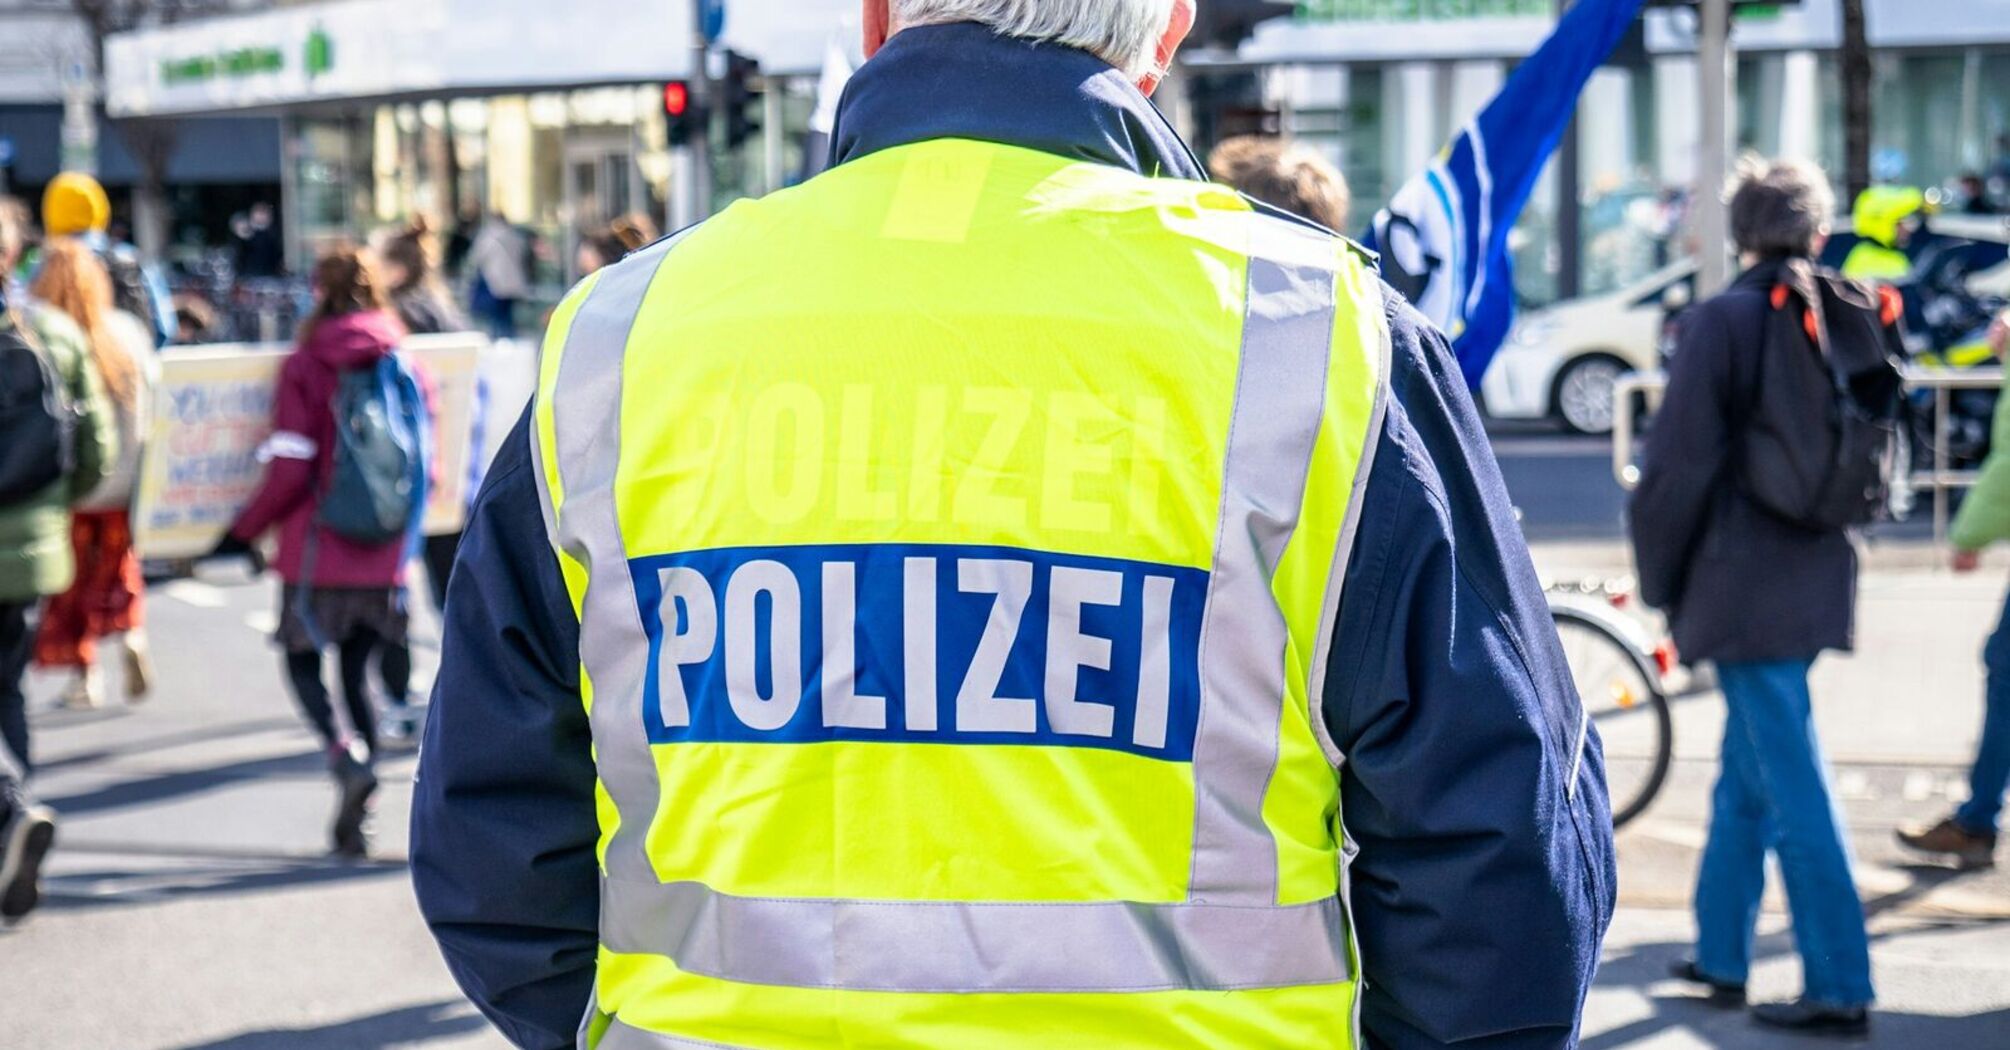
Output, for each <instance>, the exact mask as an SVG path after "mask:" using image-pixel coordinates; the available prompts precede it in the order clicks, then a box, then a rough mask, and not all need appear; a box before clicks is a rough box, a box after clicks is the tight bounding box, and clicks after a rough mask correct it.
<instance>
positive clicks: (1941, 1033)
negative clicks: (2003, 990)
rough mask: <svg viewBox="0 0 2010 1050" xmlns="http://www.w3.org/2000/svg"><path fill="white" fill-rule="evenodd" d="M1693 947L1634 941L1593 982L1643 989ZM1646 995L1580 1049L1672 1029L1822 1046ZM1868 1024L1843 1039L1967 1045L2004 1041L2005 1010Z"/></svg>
mask: <svg viewBox="0 0 2010 1050" xmlns="http://www.w3.org/2000/svg"><path fill="white" fill-rule="evenodd" d="M1949 874H1952V873H1951V872H1950V873H1949ZM1892 896H1898V895H1897V894H1894V895H1892ZM1963 925H1967V924H1963ZM1907 932H1916V931H1907ZM1891 936H1893V934H1892V933H1888V932H1887V933H1880V932H1877V931H1873V932H1872V933H1871V940H1872V942H1873V943H1874V942H1876V941H1879V940H1883V939H1886V938H1888V937H1891ZM1694 950H1695V949H1694V946H1693V945H1691V944H1689V943H1687V942H1681V943H1676V942H1659V943H1653V944H1642V945H1638V946H1636V947H1634V948H1632V949H1631V950H1629V951H1627V952H1626V953H1625V954H1623V955H1618V956H1614V957H1612V958H1609V959H1607V960H1606V961H1605V963H1604V964H1603V965H1602V966H1600V967H1599V970H1598V984H1599V985H1600V986H1601V987H1607V988H1612V987H1622V988H1643V989H1644V988H1647V987H1648V986H1650V985H1653V984H1657V983H1660V982H1663V981H1667V980H1669V979H1670V978H1669V976H1668V967H1669V965H1670V964H1672V963H1674V962H1675V961H1676V960H1678V959H1684V958H1687V957H1688V956H1689V955H1690V954H1691V953H1692V952H1693V951H1694ZM1793 951H1794V941H1793V936H1792V934H1790V933H1788V932H1786V931H1781V932H1778V933H1772V934H1764V935H1761V936H1760V937H1759V938H1758V941H1757V942H1756V943H1755V944H1754V946H1753V957H1754V959H1755V960H1756V959H1764V958H1770V957H1772V956H1776V955H1790V954H1792V953H1793ZM1647 1001H1648V1002H1649V1003H1650V1004H1651V1005H1652V1009H1653V1013H1652V1015H1650V1016H1648V1017H1643V1018H1641V1019H1639V1020H1637V1021H1633V1022H1631V1023H1628V1024H1623V1025H1620V1026H1619V1027H1617V1028H1613V1029H1610V1030H1608V1031H1604V1032H1600V1033H1598V1034H1597V1035H1593V1036H1588V1037H1586V1038H1585V1039H1584V1040H1583V1042H1582V1043H1581V1044H1580V1045H1581V1046H1582V1048H1583V1050H1621V1048H1623V1047H1627V1046H1632V1045H1634V1044H1635V1043H1637V1042H1639V1041H1642V1040H1645V1039H1647V1038H1649V1037H1650V1036H1654V1035H1657V1034H1659V1033H1662V1032H1666V1031H1670V1030H1677V1029H1679V1030H1682V1031H1685V1032H1687V1033H1689V1034H1691V1035H1693V1036H1695V1037H1696V1038H1697V1039H1698V1040H1700V1041H1702V1042H1703V1043H1705V1044H1707V1045H1709V1046H1712V1047H1716V1048H1718V1050H1745V1048H1752V1050H1771V1048H1775V1047H1783V1046H1800V1045H1815V1046H1819V1045H1824V1041H1823V1040H1811V1041H1809V1040H1802V1039H1798V1038H1795V1037H1792V1036H1786V1035H1782V1034H1781V1033H1778V1032H1774V1031H1770V1030H1768V1029H1764V1028H1759V1027H1757V1026H1756V1025H1754V1024H1753V1023H1752V1021H1751V1019H1750V1018H1749V1017H1748V1016H1747V1015H1746V1013H1745V1011H1743V1010H1727V1009H1722V1008H1719V1007H1714V1006H1711V1005H1710V1004H1709V1002H1708V1001H1707V1000H1705V999H1703V998H1702V997H1700V996H1693V997H1692V996H1683V995H1651V996H1648V997H1647ZM1871 1025H1872V1028H1871V1036H1870V1038H1869V1039H1868V1040H1867V1041H1860V1042H1854V1043H1851V1044H1849V1045H1854V1046H1869V1047H1891V1048H1894V1050H1899V1048H1904V1050H1915V1048H1920V1047H1944V1048H1947V1050H1956V1048H1961V1050H1966V1048H1968V1047H1985V1046H1987V1047H1999V1046H2010V1010H1991V1011H1989V1012H1988V1013H1981V1014H1971V1015H1969V1016H1965V1017H1944V1016H1936V1015H1929V1014H1915V1013H1900V1012H1893V1011H1884V1010H1875V1011H1873V1016H1872V1019H1871Z"/></svg>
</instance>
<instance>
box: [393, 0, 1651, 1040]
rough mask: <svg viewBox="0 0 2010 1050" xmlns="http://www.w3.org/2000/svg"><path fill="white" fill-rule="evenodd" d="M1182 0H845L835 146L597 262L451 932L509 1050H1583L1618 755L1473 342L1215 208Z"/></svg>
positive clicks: (1316, 235)
mask: <svg viewBox="0 0 2010 1050" xmlns="http://www.w3.org/2000/svg"><path fill="white" fill-rule="evenodd" d="M1193 15H1194V11H1193V7H1192V4H1191V3H1190V2H1189V0H1111V2H1106V3H1098V4H1026V3H1022V2H1017V0H866V2H865V3H864V24H865V36H866V41H865V43H866V49H867V52H868V54H874V56H875V57H873V58H872V59H871V60H870V61H869V62H868V63H867V64H866V65H865V67H864V68H863V69H861V70H860V71H859V72H858V74H857V76H856V77H855V79H854V80H853V81H852V83H851V85H850V86H849V88H848V89H847V91H846V93H845V99H844V103H843V105H842V107H841V110H840V112H839V114H838V119H837V124H836V128H835V131H834V134H833V161H834V163H833V166H832V167H831V169H830V170H829V171H827V172H826V173H825V174H823V175H821V176H819V177H817V178H816V179H814V180H812V181H811V182H809V183H807V184H805V185H803V186H801V187H798V188H796V189H793V190H788V191H784V192H781V193H777V194H774V195H772V196H770V197H768V198H766V199H764V200H760V201H755V202H745V203H741V204H738V205H735V206H734V207H733V208H731V209H729V210H727V211H726V212H725V213H723V214H721V215H719V216H717V217H715V218H713V219H711V220H709V221H707V222H705V223H703V224H702V225H699V226H697V227H695V228H693V229H691V230H687V231H685V232H684V233H683V234H680V235H678V236H676V237H673V238H671V239H669V240H666V241H664V242H662V243H659V244H657V245H655V246H653V247H651V248H649V249H647V250H644V251H642V252H640V253H638V254H636V255H635V256H633V257H631V258H629V259H628V260H627V261H625V262H622V263H620V264H618V265H615V266H612V267H610V268H608V269H606V270H603V271H601V272H599V273H598V274H596V275H595V276H594V277H593V278H591V279H589V280H588V281H587V282H585V283H583V284H582V285H580V287H578V288H577V289H575V290H574V292H573V293H572V294H571V295H570V296H569V297H567V299H566V300H565V302H564V304H563V305H561V306H560V307H559V308H558V310H557V312H556V313H555V315H554V317H553V319H552V324H551V327H550V331H549V333H548V335H547V338H546V344H545V352H544V357H543V369H542V376H541V382H540V387H539V392H538V395H537V397H536V400H535V402H534V404H533V406H532V408H531V411H530V413H529V415H528V417H527V419H526V421H525V422H524V423H522V424H519V427H518V430H517V433H516V434H515V436H514V437H512V438H511V439H510V441H509V443H508V445H507V446H506V448H505V451H504V452H503V454H502V458H501V461H500V462H499V463H498V465H497V466H496V468H495V470H494V472H493V473H492V474H491V475H490V477H489V480H488V482H487V484H486V491H485V492H484V494H483V495H482V496H481V497H480V499H479V501H478V504H477V506H476V508H475V511H474V514H473V518H472V521H471V523H470V526H469V529H468V532H467V535H466V540H465V543H466V545H465V546H464V547H463V549H462V554H461V561H460V564H459V566H458V568H457V570H456V571H455V573H454V575H453V582H452V584H451V590H450V597H449V601H448V603H447V613H446V617H447V625H446V639H445V643H444V655H443V663H442V669H441V675H440V685H439V687H438V692H437V694H436V699H435V701H434V705H433V715H432V718H431V719H430V724H429V725H428V727H427V730H426V739H425V743H424V748H423V755H424V757H423V759H422V760H421V768H420V775H419V782H418V787H417V794H416V799H415V812H414V828H413V869H414V878H415V881H416V884H417V889H418V893H419V899H420V903H421V906H422V908H423V910H424V912H425V914H426V917H427V919H428V921H429V922H430V923H431V925H432V928H433V930H434V933H435V935H436V936H437V938H438V939H439V942H440V944H441V946H442V949H443V951H444V953H445V955H446V958H447V960H448V962H449V964H450V966H451V967H452V969H453V971H454V973H455V975H456V977H457V978H458V979H459V981H460V982H461V985H462V987H463V988H464V989H465V990H466V991H467V992H468V994H469V995H470V997H471V998H473V999H474V1001H475V1002H476V1003H477V1004H478V1005H479V1006H480V1007H481V1008H482V1009H483V1010H484V1012H485V1013H487V1015H488V1016H489V1017H490V1018H491V1019H492V1020H493V1021H495V1023H496V1024H497V1025H498V1026H499V1027H500V1028H501V1029H502V1030H503V1031H504V1032H505V1033H506V1034H507V1035H508V1036H509V1037H510V1038H511V1039H512V1040H514V1041H515V1042H516V1043H517V1044H518V1045H520V1046H524V1047H535V1048H547V1047H559V1046H569V1045H574V1043H575V1041H576V1042H577V1045H579V1046H587V1047H600V1048H602V1050H629V1048H670V1047H807V1046H913V1047H950V1046H954V1047H1021V1046H1024V1047H1047V1046H1108V1047H1168V1046H1208V1047H1313V1046H1321V1047H1352V1046H1362V1047H1367V1046H1393V1047H1435V1046H1443V1045H1448V1044H1451V1043H1458V1044H1459V1045H1461V1046H1474V1047H1507V1046H1515V1047H1525V1046H1557V1047H1561V1046H1565V1045H1568V1044H1570V1043H1572V1042H1573V1041H1574V1038H1575V1032H1576V1026H1577V1022H1578V1015H1579V1011H1580V1009H1581V1006H1582V1001H1583V996H1584V994H1585V991H1586V988H1587V985H1588V984H1589V981H1590V979H1591V974H1592V969H1593V967H1594V965H1595V961H1596V959H1597V957H1598V944H1599V939H1600V937H1601V935H1602V933H1603V931H1604V928H1605V925H1606V923H1607V921H1608V919H1609V917H1610V912H1611V906H1612V883H1613V870H1612V852H1611V849H1612V846H1611V837H1610V836H1611V831H1610V819H1609V814H1608V812H1607V808H1606V802H1605V798H1604V793H1603V777H1602V763H1601V758H1600V755H1599V751H1598V747H1597V743H1596V736H1595V734H1594V733H1592V732H1591V731H1590V729H1589V727H1588V726H1587V724H1586V721H1585V718H1584V715H1583V712H1582V710H1581V708H1580V707H1579V705H1578V702H1577V700H1576V698H1575V696H1574V695H1573V691H1572V689H1571V685H1570V679H1569V675H1568V672H1567V670H1566V668H1565V666H1564V663H1563V659H1562V656H1561V654H1560V651H1559V648H1558V646H1557V643H1556V639H1555V634H1554V632H1553V630H1552V628H1551V627H1550V621H1549V616H1548V612H1547V609H1546V607H1545V605H1544V603H1543V599H1542V595H1541V591H1540V588H1539V587H1538V585H1537V583H1536V580H1535V576H1534V573H1533V571H1532V569H1531V567H1530V565H1529V561H1528V556H1527V554H1526V551H1525V550H1524V547H1523V543H1522V540H1521V538H1520V536H1519V533H1518V531H1517V529H1516V526H1515V524H1514V520H1513V517H1512V515H1511V513H1510V511H1509V508H1508V506H1507V501H1506V494H1505V491H1504V489H1503V487H1502V485H1501V481H1500V478H1499V475H1498V472H1497V470H1496V468H1495V466H1494V463H1493V461H1492V458H1491V456H1490V454H1489V453H1488V452H1487V450H1486V446H1485V443H1484V439H1483V437H1482V435H1481V432H1480V429H1479V426H1478V421H1477V419H1476V416H1475V414H1474V412H1473V409H1472V406H1471V403H1470V401H1469V399H1468V397H1467V395H1466V393H1465V391H1464V390H1463V389H1462V388H1461V387H1460V385H1459V384H1458V381H1457V378H1456V377H1457V376H1458V370H1457V368H1456V367H1455V366H1454V364H1453V362H1452V359H1451V357H1450V354H1449V352H1448V349H1447V347H1446V345H1445V342H1444V340H1443V337H1442V336H1440V335H1439V334H1438V333H1436V332H1435V331H1432V330H1430V329H1429V328H1428V327H1427V326H1426V324H1425V323H1424V322H1423V321H1422V320H1420V319H1419V318H1418V316H1417V315H1416V314H1415V313H1414V312H1413V311H1412V310H1411V309H1410V308H1409V307H1408V306H1407V305H1406V304H1404V303H1402V302H1401V301H1400V300H1399V299H1398V298H1396V297H1395V296H1394V295H1393V293H1391V292H1389V291H1388V290H1387V289H1386V287H1384V286H1383V285H1382V284H1381V283H1380V282H1379V280H1378V279H1377V278H1376V276H1375V271H1374V268H1373V261H1372V260H1371V259H1370V258H1369V257H1367V256H1366V255H1365V254H1364V253H1362V252H1361V251H1360V250H1358V249H1356V248H1354V247H1352V246H1351V245H1349V244H1348V243H1346V242H1345V241H1342V240H1340V239H1338V238H1336V237H1334V236H1332V235H1330V234H1327V233H1325V232H1323V231H1321V230H1318V229H1316V228H1314V227H1312V226H1310V225H1299V224H1296V223H1293V222H1291V221H1289V220H1286V219H1281V218H1277V217H1273V216H1271V215H1267V214H1261V213H1259V212H1257V211H1255V210H1253V209H1252V207H1251V206H1250V205H1249V204H1248V203H1247V202H1245V201H1244V200H1243V199H1242V198H1240V197H1238V196H1236V195H1235V194H1234V193H1232V192H1230V191H1228V190H1226V189H1224V188H1220V187H1215V186H1212V185H1209V184H1207V183H1206V182H1205V181H1203V180H1204V178H1205V176H1204V173H1203V172H1202V170H1201V168H1200V166H1199V164H1198V163H1197V162H1196V161H1195V160H1194V158H1193V155H1192V154H1191V153H1190V152H1189V151H1188V150H1187V149H1186V147H1185V146H1184V145H1183V144H1182V143H1181V142H1180V141H1179V139H1178V138H1177V136H1176V135H1175V134H1174V132H1173V131H1172V129H1171V128H1170V126H1169V125H1168V124H1167V123H1166V121H1165V120H1164V118H1163V117H1162V116H1160V114H1159V113H1158V111H1157V110H1155V109H1154V108H1153V107H1152V106H1151V104H1150V103H1149V102H1148V101H1147V98H1146V97H1147V95H1149V94H1150V92H1151V91H1152V89H1153V88H1154V87H1155V86H1156V83H1157V80H1158V71H1159V70H1161V69H1163V68H1164V65H1165V63H1166V62H1168V61H1169V60H1170V58H1171V55H1172V52H1173V50H1174V48H1175V47H1176V46H1177V45H1178V44H1179V42H1180V41H1181V39H1182V37H1183V36H1184V35H1185V32H1186V31H1187V29H1188V27H1189V26H1190V25H1191V23H1192V19H1193Z"/></svg>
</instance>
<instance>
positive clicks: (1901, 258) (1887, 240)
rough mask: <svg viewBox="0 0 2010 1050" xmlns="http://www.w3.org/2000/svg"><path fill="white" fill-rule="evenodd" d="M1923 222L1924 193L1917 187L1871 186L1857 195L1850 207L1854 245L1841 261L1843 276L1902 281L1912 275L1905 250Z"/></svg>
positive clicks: (1924, 209)
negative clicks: (1855, 240)
mask: <svg viewBox="0 0 2010 1050" xmlns="http://www.w3.org/2000/svg"><path fill="white" fill-rule="evenodd" d="M1925 219H1926V194H1925V192H1924V191H1922V190H1920V189H1919V188H1918V187H1917V186H1872V187H1871V188H1869V189H1867V190H1865V191H1863V192H1862V193H1859V194H1857V198H1856V204H1855V205H1853V206H1852V207H1851V208H1850V222H1851V226H1852V227H1853V228H1854V232H1855V233H1856V237H1857V242H1856V245H1855V247H1853V248H1851V249H1850V253H1849V255H1847V256H1846V257H1844V259H1843V266H1842V272H1843V276H1845V277H1854V278H1856V279H1857V280H1860V281H1898V280H1903V279H1904V278H1905V277H1906V275H1908V274H1910V273H1911V272H1912V256H1911V255H1910V254H1909V253H1908V251H1907V249H1909V248H1910V247H1911V246H1912V239H1913V237H1914V236H1915V235H1916V234H1917V233H1918V232H1919V228H1920V226H1921V224H1922V223H1924V222H1925Z"/></svg>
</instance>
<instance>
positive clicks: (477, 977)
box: [411, 415, 600, 1050]
mask: <svg viewBox="0 0 2010 1050" xmlns="http://www.w3.org/2000/svg"><path fill="white" fill-rule="evenodd" d="M528 418H529V417H528V416H527V415H526V416H525V419H526V420H528ZM531 463H532V461H531V454H530V438H529V432H528V430H527V428H526V426H525V424H524V423H522V422H520V423H518V425H517V427H516V429H515V431H513V432H512V433H511V434H510V436H509V438H508V439H507V440H506V441H505V443H504V444H503V447H502V450H501V451H500V452H499V453H498V455H497V460H496V463H495V466H494V468H493V469H492V470H491V471H490V473H489V477H488V481H487V484H485V485H484V486H483V489H482V492H481V495H480V496H479V497H477V499H476V501H475V506H474V510H473V511H472V512H471V517H470V519H469V522H468V527H467V531H466V533H465V535H464V536H463V538H462V541H461V548H460V556H459V559H458V561H457V563H456V565H455V568H454V571H453V574H452V577H451V581H452V582H451V583H450V584H449V585H448V592H447V605H446V613H445V627H444V636H443V638H442V641H441V653H440V674H439V678H438V680H437V682H436V684H435V685H434V687H433V704H432V709H431V711H430V713H429V715H428V717H427V720H426V730H425V739H424V745H423V747H422V749H421V752H420V758H419V770H418V775H417V779H416V781H415V783H414V785H413V797H412V840H411V857H412V882H413V885H414V887H415V889H416V890H417V893H418V900H419V910H420V912H421V913H423V914H424V916H425V919H426V923H427V925H429V926H430V927H431V928H432V932H433V936H434V938H435V939H436V940H437V941H438V942H439V945H440V951H441V954H443V955H444V956H445V957H446V961H447V967H448V969H449V970H451V971H452V972H453V975H454V979H455V980H456V981H458V982H459V983H460V986H461V990H462V991H464V992H466V993H467V995H468V998H469V999H471V1000H473V1001H474V1003H475V1005H476V1006H477V1007H479V1008H480V1009H481V1011H482V1013H483V1014H485V1015H487V1016H488V1018H489V1020H491V1021H493V1022H494V1023H495V1025H496V1027H497V1028H499V1029H501V1030H502V1032H503V1034H504V1035H505V1036H507V1037H508V1038H509V1039H510V1041H511V1042H513V1043H515V1044H516V1045H517V1046H519V1047H524V1048H526V1050H559V1048H562V1047H571V1046H572V1045H573V1040H574V1037H575V1034H576V1032H577V1029H578V1027H579V1023H580V1019H581V1018H582V1017H583V1016H584V1015H585V1012H586V1008H587V1003H588V1001H589V998H590V996H591V994H592V989H593V974H594V960H595V953H596V951H597V948H598V944H599V897H600V884H599V863H598V861H597V860H596V858H595V842H596V840H597V838H598V835H599V826H598V823H597V820H596V817H595V813H594V769H593V758H592V752H591V745H592V739H591V735H590V732H589V730H588V726H587V720H586V711H585V708H584V706H583V705H582V703H581V701H580V695H579V624H578V620H577V619H576V618H575V616H574V613H573V608H572V603H571V599H570V598H569V597H567V594H566V590H565V584H564V581H563V580H562V579H561V578H560V576H559V571H558V563H557V559H556V558H555V557H554V556H553V554H552V551H551V547H550V545H549V543H548V541H547V540H546V538H545V530H544V520H543V516H542V513H541V512H540V510H539V508H538V497H537V489H536V481H535V475H534V474H533V473H532V471H533V470H535V469H536V468H535V467H534V466H532V465H531Z"/></svg>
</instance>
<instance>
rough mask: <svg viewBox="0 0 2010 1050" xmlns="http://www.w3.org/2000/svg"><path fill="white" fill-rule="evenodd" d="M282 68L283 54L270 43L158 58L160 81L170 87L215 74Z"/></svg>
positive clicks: (235, 74)
mask: <svg viewBox="0 0 2010 1050" xmlns="http://www.w3.org/2000/svg"><path fill="white" fill-rule="evenodd" d="M285 68H286V56H284V55H282V54H280V53H279V49H278V48H274V47H240V48H232V49H230V50H226V51H219V52H217V53H216V54H214V55H193V56H190V57H188V58H170V59H163V60H162V61H161V83H163V84H166V85H168V86H170V87H173V86H175V85H178V84H194V83H200V82H202V81H205V80H214V79H216V78H217V77H232V78H236V77H250V76H257V75H259V74H261V73H277V72H279V71H280V70H282V69H285Z"/></svg>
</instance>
